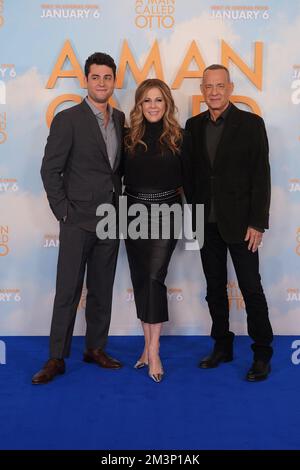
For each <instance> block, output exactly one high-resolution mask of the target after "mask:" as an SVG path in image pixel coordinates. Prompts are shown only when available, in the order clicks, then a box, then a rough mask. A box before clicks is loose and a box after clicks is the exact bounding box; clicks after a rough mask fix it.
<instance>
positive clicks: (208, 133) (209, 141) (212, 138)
mask: <svg viewBox="0 0 300 470" xmlns="http://www.w3.org/2000/svg"><path fill="white" fill-rule="evenodd" d="M230 108H231V104H230V103H229V105H228V106H227V108H226V109H225V111H223V113H222V114H220V116H219V117H218V118H217V120H216V121H213V120H212V119H211V116H210V113H209V112H208V113H207V122H206V126H205V144H206V150H207V153H208V157H209V161H210V164H211V167H213V164H214V161H215V157H216V153H217V149H218V145H219V143H220V140H221V137H222V133H223V130H224V125H225V119H226V117H227V115H228V113H229V111H230ZM211 195H212V196H211V204H210V213H209V217H208V221H209V222H216V215H215V208H214V198H213V187H212V188H211Z"/></svg>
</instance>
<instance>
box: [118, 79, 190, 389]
mask: <svg viewBox="0 0 300 470" xmlns="http://www.w3.org/2000/svg"><path fill="white" fill-rule="evenodd" d="M175 111H176V107H175V104H174V100H173V97H172V94H171V90H170V88H169V87H168V85H166V83H164V82H163V81H161V80H159V79H147V80H145V81H143V82H142V83H141V84H140V85H139V87H138V88H137V90H136V94H135V105H134V108H133V109H132V111H131V113H130V129H129V131H128V133H127V135H126V137H125V150H126V152H125V167H124V176H125V177H124V183H125V186H126V188H125V192H124V194H125V195H126V196H127V203H128V208H129V209H130V207H132V205H133V204H137V203H138V204H143V207H144V208H146V217H144V220H143V221H142V222H141V225H143V229H145V227H146V229H145V230H146V233H147V234H148V235H149V238H146V239H145V238H143V237H140V238H136V237H134V236H132V235H131V234H130V230H129V233H128V237H127V239H126V240H125V243H126V250H127V255H128V261H129V267H130V273H131V280H132V284H133V290H134V297H135V304H136V309H137V316H138V318H139V319H140V320H141V322H142V327H143V330H144V336H145V347H144V351H143V353H142V355H141V356H140V358H139V360H138V361H137V363H136V364H135V368H137V369H139V368H142V367H147V366H149V376H150V377H151V378H152V379H153V380H154V381H155V382H160V381H161V380H162V377H163V374H164V370H163V366H162V363H161V360H160V357H159V339H160V333H161V328H162V323H163V322H166V321H168V305H167V289H166V286H165V284H164V282H165V278H166V275H167V271H168V266H169V262H170V259H171V256H172V253H173V251H174V248H175V246H176V242H177V239H176V234H175V231H176V230H175V228H174V218H171V219H169V218H167V219H166V217H165V216H162V215H161V214H160V215H158V214H153V213H152V214H151V208H152V207H153V206H154V205H157V204H167V205H168V206H171V205H172V204H177V206H178V207H177V209H178V208H179V212H180V215H179V217H180V220H181V195H180V193H181V188H182V186H183V185H184V187H185V184H184V183H186V182H188V181H187V179H188V163H187V162H188V155H187V153H188V152H187V149H188V145H187V144H188V140H187V136H185V135H184V133H183V131H182V130H181V128H180V126H179V124H178V122H177V120H176V118H175ZM144 215H145V214H144ZM177 217H178V212H177ZM132 220H134V217H132V216H131V217H128V221H129V224H128V229H129V228H130V223H131V221H132ZM140 220H142V219H140ZM177 221H178V219H177ZM145 224H146V225H145ZM175 225H176V224H175ZM163 226H164V228H169V229H170V235H168V236H167V238H165V237H164V236H163V235H162V230H163ZM151 228H152V231H153V230H155V229H156V230H158V231H160V232H159V233H160V234H159V237H158V239H157V238H154V239H153V237H152V238H151ZM140 229H141V230H140V232H142V231H143V230H142V227H140ZM145 230H144V233H145ZM177 238H178V236H177Z"/></svg>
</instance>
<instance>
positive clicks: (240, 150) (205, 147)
mask: <svg viewBox="0 0 300 470" xmlns="http://www.w3.org/2000/svg"><path fill="white" fill-rule="evenodd" d="M232 90H233V84H232V82H231V80H230V76H229V72H228V70H227V68H226V67H224V66H223V65H218V64H215V65H211V66H209V67H207V68H206V69H205V70H204V73H203V81H202V84H201V91H202V94H203V96H204V100H205V102H206V104H207V106H208V110H207V111H205V112H204V113H201V114H199V115H197V116H195V117H193V118H191V119H189V120H188V121H187V123H186V129H187V130H188V131H189V132H190V133H191V135H192V142H193V202H194V203H198V204H204V207H205V210H204V214H205V226H204V245H203V248H202V249H201V258H202V264H203V270H204V274H205V277H206V282H207V296H206V300H207V302H208V307H209V311H210V315H211V318H212V330H211V336H212V338H213V339H214V341H215V344H214V350H213V352H212V353H211V354H210V355H209V356H207V357H205V358H204V359H203V360H202V361H201V362H200V364H199V366H200V367H201V368H203V369H209V368H212V367H217V366H219V364H220V363H221V362H229V361H231V360H232V358H233V338H234V334H233V333H232V332H231V331H230V330H229V304H228V296H227V289H226V287H227V252H228V251H229V253H230V255H231V258H232V261H233V265H234V268H235V272H236V275H237V279H238V283H239V287H240V289H241V292H242V295H243V298H244V301H245V305H246V312H247V324H248V333H249V336H250V337H251V338H252V340H253V344H252V350H253V353H254V361H253V364H252V366H251V368H250V370H249V371H248V373H247V380H249V381H252V382H254V381H258V380H263V379H266V378H267V377H268V374H269V372H270V360H271V357H272V352H273V351H272V347H271V342H272V339H273V333H272V328H271V325H270V321H269V316H268V306H267V302H266V298H265V295H264V292H263V289H262V285H261V280H260V274H259V263H258V252H257V248H258V247H259V246H260V244H261V241H262V237H263V232H264V229H266V228H268V220H269V206H270V167H269V155H268V154H269V152H268V150H269V149H268V139H267V134H266V130H265V125H264V121H263V120H262V118H261V117H259V116H258V115H256V114H253V113H250V112H246V111H241V110H239V109H238V108H237V107H236V106H234V105H233V104H232V103H231V102H230V95H231V93H232Z"/></svg>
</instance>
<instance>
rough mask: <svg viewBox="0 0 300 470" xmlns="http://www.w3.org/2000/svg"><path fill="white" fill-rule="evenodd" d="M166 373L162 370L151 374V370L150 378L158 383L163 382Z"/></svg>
mask: <svg viewBox="0 0 300 470" xmlns="http://www.w3.org/2000/svg"><path fill="white" fill-rule="evenodd" d="M164 374H165V373H164V371H162V372H161V373H159V374H151V373H150V372H149V377H150V379H152V380H154V382H157V383H158V382H161V381H162V379H163V376H164Z"/></svg>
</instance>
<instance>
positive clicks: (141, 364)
mask: <svg viewBox="0 0 300 470" xmlns="http://www.w3.org/2000/svg"><path fill="white" fill-rule="evenodd" d="M133 367H134V368H135V369H142V368H143V367H148V364H147V362H142V361H136V363H135V364H134V366H133Z"/></svg>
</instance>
